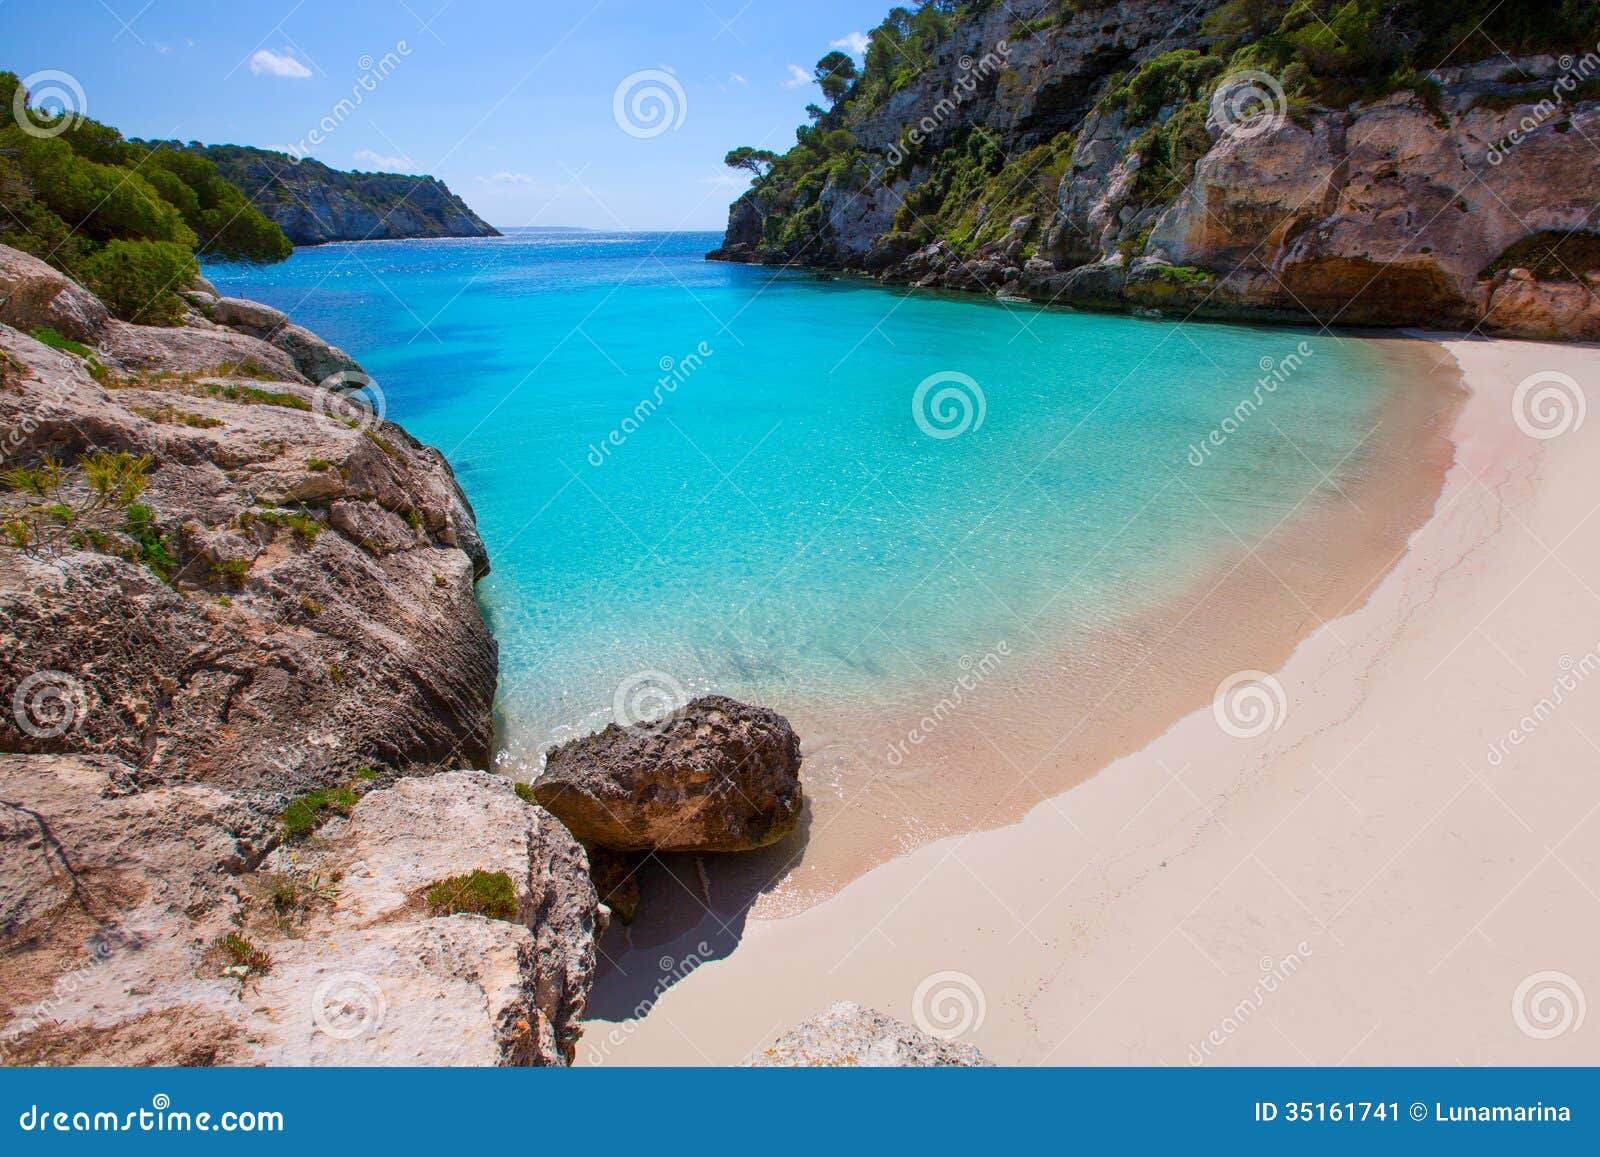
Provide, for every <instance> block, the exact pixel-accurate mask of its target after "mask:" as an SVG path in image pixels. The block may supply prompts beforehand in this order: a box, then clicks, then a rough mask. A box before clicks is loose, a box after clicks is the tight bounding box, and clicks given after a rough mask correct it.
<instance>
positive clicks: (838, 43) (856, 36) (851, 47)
mask: <svg viewBox="0 0 1600 1157" xmlns="http://www.w3.org/2000/svg"><path fill="white" fill-rule="evenodd" d="M828 47H829V48H841V49H843V50H844V51H845V52H848V53H849V54H850V55H851V56H855V57H862V56H865V55H866V54H867V34H866V33H865V32H852V33H850V34H849V35H848V36H841V37H839V39H838V40H830V41H829V42H828Z"/></svg>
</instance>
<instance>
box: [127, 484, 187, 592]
mask: <svg viewBox="0 0 1600 1157" xmlns="http://www.w3.org/2000/svg"><path fill="white" fill-rule="evenodd" d="M127 515H128V517H127V521H126V522H125V523H124V524H123V529H124V530H126V531H127V532H128V534H129V535H131V536H132V537H133V540H134V542H136V543H137V544H138V547H139V561H140V562H142V563H144V565H145V566H147V567H149V568H150V569H151V570H152V571H154V572H155V573H156V576H157V577H158V578H160V579H161V580H162V581H163V582H171V581H172V576H173V574H174V573H175V572H176V571H177V569H178V560H177V559H175V558H173V557H172V541H171V540H170V539H169V538H168V537H167V536H166V535H164V534H162V533H161V532H160V531H159V530H157V529H156V525H155V512H154V511H152V510H151V509H150V508H149V507H148V506H145V505H144V504H143V503H140V502H135V503H133V504H132V505H130V506H129V507H128V510H127Z"/></svg>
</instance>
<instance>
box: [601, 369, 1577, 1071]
mask: <svg viewBox="0 0 1600 1157" xmlns="http://www.w3.org/2000/svg"><path fill="white" fill-rule="evenodd" d="M1442 349H1443V350H1447V351H1448V352H1449V353H1450V354H1452V355H1454V356H1455V357H1456V358H1457V359H1458V360H1459V361H1460V363H1461V366H1462V369H1463V371H1464V373H1465V377H1466V382H1467V384H1468V386H1469V387H1470V388H1471V390H1472V391H1473V392H1472V397H1471V399H1470V400H1469V401H1468V402H1467V404H1466V405H1465V406H1464V407H1463V408H1462V410H1461V413H1460V415H1459V417H1458V419H1457V423H1456V428H1455V431H1454V434H1453V437H1454V440H1455V442H1456V445H1457V454H1456V462H1455V464H1454V466H1453V467H1452V468H1451V470H1450V472H1449V475H1448V477H1447V479H1446V483H1445V489H1444V492H1443V494H1442V495H1441V497H1440V499H1439V503H1438V507H1437V510H1436V512H1435V515H1434V517H1433V518H1432V519H1431V520H1430V521H1429V522H1428V523H1427V524H1426V525H1425V526H1424V527H1423V528H1422V529H1421V530H1420V531H1418V532H1417V534H1416V535H1415V536H1414V537H1413V539H1412V542H1411V546H1410V549H1409V551H1408V552H1407V553H1406V555H1405V557H1404V558H1403V559H1402V560H1401V561H1400V563H1399V565H1398V566H1396V567H1395V568H1394V569H1393V570H1392V571H1391V572H1390V573H1389V574H1388V576H1387V577H1386V578H1385V579H1384V580H1383V581H1382V582H1381V583H1380V584H1379V585H1378V587H1377V589H1376V590H1375V591H1374V592H1373V594H1372V597H1371V599H1370V600H1369V601H1368V602H1367V603H1366V604H1365V605H1364V606H1361V607H1359V609H1355V610H1353V611H1352V612H1351V613H1350V614H1348V615H1347V616H1345V617H1343V618H1341V619H1339V620H1338V621H1337V622H1336V623H1333V624H1329V625H1328V626H1325V627H1323V628H1322V629H1320V630H1319V631H1317V632H1316V633H1315V634H1313V635H1312V636H1311V637H1310V638H1308V639H1307V640H1306V641H1305V642H1304V643H1302V644H1301V645H1300V646H1299V648H1298V649H1297V650H1296V651H1295V652H1294V654H1293V655H1292V657H1291V658H1290V660H1289V662H1288V664H1287V666H1286V667H1285V668H1284V669H1283V670H1281V671H1279V672H1277V675H1276V678H1277V679H1278V681H1279V682H1280V683H1281V685H1282V687H1283V689H1284V693H1285V696H1286V700H1287V710H1286V711H1285V712H1284V713H1283V714H1282V715H1281V717H1280V718H1281V726H1280V727H1279V728H1278V729H1276V730H1269V731H1268V732H1267V733H1266V734H1264V735H1262V736H1260V737H1257V738H1252V739H1241V738H1235V737H1232V736H1230V735H1228V734H1226V733H1224V731H1223V730H1222V729H1221V728H1220V727H1219V725H1218V723H1217V721H1216V719H1215V718H1214V716H1213V713H1212V711H1211V710H1210V709H1205V710H1201V711H1198V712H1196V713H1194V714H1192V715H1190V716H1188V717H1186V718H1184V719H1183V720H1182V721H1180V722H1179V723H1178V724H1177V725H1176V726H1174V727H1173V728H1172V729H1171V730H1169V731H1168V732H1167V733H1166V734H1165V735H1163V736H1162V737H1161V738H1159V739H1158V740H1156V741H1155V742H1154V743H1152V744H1151V745H1150V746H1149V747H1147V748H1145V749H1144V750H1143V751H1140V752H1138V753H1137V754H1135V755H1132V756H1129V757H1127V758H1125V759H1122V760H1119V761H1117V762H1116V763H1114V764H1112V765H1111V766H1110V767H1108V768H1106V769H1104V770H1103V771H1101V772H1100V773H1099V774H1098V775H1097V776H1095V777H1093V778H1092V779H1090V780H1088V781H1087V782H1085V783H1083V784H1081V785H1080V786H1078V787H1075V788H1073V789H1072V790H1070V791H1068V792H1067V793H1066V794H1064V795H1061V796H1058V797H1056V798H1055V799H1052V800H1049V801H1047V802H1045V803H1043V804H1041V805H1040V806H1038V807H1037V808H1035V809H1034V810H1033V811H1032V812H1031V813H1029V814H1028V815H1027V817H1026V818H1025V819H1024V820H1023V821H1022V822H1021V823H1018V824H1015V825H1012V826H1010V827H1006V828H1002V829H999V830H994V831H988V832H979V833H976V834H972V835H968V836H964V837H959V838H950V839H944V840H940V841H938V842H936V843H932V844H929V845H926V846H924V847H922V848H920V849H918V850H916V851H915V852H913V853H911V854H909V855H906V856H903V857H901V858H899V859H896V860H894V861H892V862H890V863H887V864H884V865H882V866H881V867H879V868H877V869H875V870H873V871H871V872H869V873H868V874H867V875H865V876H863V877H862V878H860V879H859V880H857V881H855V882H854V883H853V884H851V885H850V886H848V887H847V888H845V889H844V890H843V891H842V892H840V893H839V894H838V895H837V896H835V897H833V898H832V899H830V900H828V901H826V902H824V903H822V904H820V905H818V906H816V907H813V908H811V909H809V910H808V911H806V912H804V913H802V914H800V915H798V916H794V917H790V918H786V919H775V920H761V919H752V920H750V921H749V923H748V924H747V926H746V927H745V929H744V934H743V939H742V941H741V942H740V943H739V945H738V947H737V948H736V949H735V950H734V951H733V952H732V953H731V954H729V955H728V956H727V957H726V958H724V959H720V960H715V961H712V962H710V963H707V964H704V965H701V966H700V967H698V968H696V969H694V970H693V971H692V972H689V974H688V975H687V976H685V977H684V979H682V980H681V982H679V983H677V984H675V985H674V986H672V987H671V988H670V989H668V990H667V991H666V992H665V993H664V995H662V996H661V998H660V999H659V1000H658V1001H657V1002H656V1005H655V1007H654V1009H653V1010H652V1011H651V1012H650V1014H649V1015H648V1016H645V1017H643V1018H640V1019H637V1020H633V1021H628V1022H624V1023H623V1024H622V1025H619V1026H616V1028H613V1026H611V1025H610V1024H608V1023H606V1022H591V1024H590V1026H589V1031H588V1034H587V1035H586V1036H585V1038H584V1040H583V1042H582V1043H580V1045H579V1050H578V1058H579V1063H595V1062H599V1061H603V1062H605V1063H612V1064H661V1063H668V1064H695V1063H736V1062H738V1061H739V1060H740V1059H742V1058H743V1057H744V1056H745V1055H746V1054H747V1053H748V1052H749V1051H750V1050H752V1049H754V1048H757V1047H759V1046H761V1045H763V1044H765V1043H766V1042H768V1041H769V1040H770V1039H772V1038H773V1037H774V1036H776V1035H777V1033H778V1032H779V1031H780V1030H782V1029H784V1028H787V1027H789V1026H792V1025H794V1024H797V1023H798V1022H800V1021H801V1020H804V1019H805V1018H807V1017H809V1016H812V1015H815V1014H816V1013H818V1012H820V1011H821V1010H823V1009H825V1008H826V1007H827V1006H828V1005H829V1004H831V1003H832V1002H833V1001H835V1000H840V999H848V1000H854V1001H857V1002H859V1003H862V1004H866V1005H869V1006H872V1007H875V1008H879V1009H882V1010H883V1011H885V1012H888V1013H890V1014H891V1015H894V1016H897V1017H900V1018H902V1019H904V1020H907V1021H916V1020H918V1019H920V1020H922V1021H925V1022H928V1023H937V1022H938V1019H939V1017H940V1015H941V1013H943V1014H946V1015H947V1016H948V1017H949V1018H951V1019H953V1020H955V1021H958V1022H967V1023H971V1022H973V1021H974V1020H976V1009H977V1008H978V1006H979V1005H980V1004H981V1007H982V1018H981V1024H971V1027H970V1028H969V1029H968V1031H966V1032H965V1034H964V1035H963V1036H962V1038H961V1039H964V1040H967V1041H970V1042H972V1043H974V1044H976V1045H977V1046H978V1047H980V1048H981V1049H983V1050H984V1051H985V1052H986V1053H987V1054H988V1055H989V1056H990V1057H991V1058H992V1059H994V1060H996V1061H998V1062H1001V1063H1021V1064H1040V1063H1050V1064H1180V1065H1181V1064H1186V1063H1197V1062H1198V1061H1202V1060H1203V1061H1204V1062H1205V1063H1213V1064H1305V1063H1312V1064H1405V1063H1418V1064H1453V1063H1465V1064H1488V1063H1502V1064H1572V1063H1586V1064H1595V1063H1600V1008H1597V1009H1596V1010H1595V1012H1594V1014H1593V1016H1592V1017H1591V1018H1590V1019H1591V1023H1589V1024H1587V1025H1585V1026H1583V1027H1581V1028H1580V1027H1576V1025H1575V1024H1574V1023H1573V1022H1574V1021H1575V1019H1576V1016H1577V1005H1578V1002H1579V1001H1580V1000H1581V999H1582V995H1583V994H1586V995H1587V996H1589V997H1593V998H1594V999H1596V1000H1600V518H1596V517H1593V516H1594V514H1595V512H1596V509H1597V507H1600V413H1597V414H1594V415H1590V417H1589V420H1588V421H1587V422H1586V423H1585V424H1584V425H1583V426H1582V427H1581V428H1580V429H1578V430H1575V431H1570V432H1568V433H1565V434H1563V435H1562V436H1560V437H1555V438H1551V439H1548V440H1539V439H1535V438H1533V437H1530V436H1528V435H1527V434H1525V433H1523V432H1522V431H1521V430H1519V428H1518V426H1517V424H1516V423H1515V422H1514V421H1513V416H1512V396H1513V392H1514V390H1515V388H1516V386H1517V384H1518V383H1519V382H1521V381H1522V380H1523V379H1524V378H1525V377H1527V376H1528V375H1529V374H1533V373H1535V372H1539V371H1548V370H1555V371H1562V372H1565V373H1567V374H1569V375H1571V376H1572V377H1573V378H1575V379H1576V380H1577V381H1578V382H1579V383H1581V384H1582V386H1583V387H1585V388H1586V389H1587V391H1588V395H1589V399H1590V400H1591V401H1593V402H1594V403H1595V405H1596V407H1597V408H1600V349H1594V348H1581V347H1571V346H1554V345H1543V344H1536V343H1507V342H1489V341H1479V340H1474V341H1461V342H1457V341H1445V342H1443V343H1442ZM1441 356H1444V355H1443V354H1441ZM1585 656H1588V661H1587V662H1585V658H1584V657H1585ZM1568 667H1570V668H1571V670H1570V671H1568ZM1564 673H1565V674H1566V678H1567V682H1568V683H1569V684H1570V685H1571V687H1572V688H1573V689H1571V690H1562V691H1561V692H1560V694H1561V696H1562V697H1563V698H1564V702H1562V703H1561V704H1560V705H1558V706H1556V707H1555V708H1554V710H1553V711H1549V712H1541V714H1542V715H1543V716H1544V717H1543V718H1542V719H1538V720H1530V722H1532V724H1533V726H1532V727H1531V728H1530V729H1529V730H1530V732H1531V734H1528V735H1527V736H1526V737H1525V738H1523V740H1522V742H1521V743H1520V744H1519V745H1517V746H1509V745H1508V746H1507V748H1506V750H1507V752H1508V754H1507V755H1506V756H1505V757H1504V758H1498V757H1497V758H1496V759H1493V760H1492V759H1491V758H1490V744H1491V743H1492V742H1494V741H1496V740H1500V739H1502V738H1503V737H1504V736H1505V735H1506V733H1507V732H1508V731H1510V730H1512V729H1514V728H1517V727H1518V723H1519V720H1521V719H1522V718H1523V717H1524V716H1531V715H1532V714H1533V713H1534V712H1535V709H1536V705H1537V704H1538V703H1539V702H1540V700H1542V699H1552V698H1553V689H1555V688H1556V686H1557V682H1558V679H1560V678H1561V677H1562V676H1563V674H1564ZM1544 972H1558V973H1561V974H1565V975H1564V976H1563V977H1557V978H1554V979H1545V980H1539V979H1537V978H1536V979H1535V980H1534V981H1532V982H1531V988H1532V989H1533V990H1534V991H1533V992H1532V993H1531V994H1530V996H1529V998H1528V1000H1527V1001H1526V1002H1525V1009H1526V1011H1525V1012H1523V1013H1522V1014H1521V1015H1520V1020H1521V1021H1522V1023H1523V1024H1524V1025H1526V1026H1527V1027H1528V1028H1531V1029H1533V1030H1535V1032H1534V1033H1530V1032H1528V1031H1524V1028H1523V1027H1519V1023H1518V1021H1519V1016H1516V1015H1514V1014H1513V997H1514V994H1515V993H1516V992H1517V990H1518V988H1519V985H1522V984H1523V982H1524V981H1525V980H1528V978H1530V977H1535V976H1536V974H1539V973H1544ZM941 973H959V974H963V975H961V976H956V977H945V978H942V979H937V980H935V981H934V982H933V983H932V984H931V985H925V984H924V981H925V980H926V979H927V978H929V977H934V976H935V975H936V974H941ZM1264 975H1265V976H1268V977H1269V979H1268V980H1266V981H1265V982H1264V981H1263V976H1264ZM919 985H923V987H924V997H923V999H922V1001H921V1007H920V1008H919V1007H914V1004H915V1002H916V994H917V990H918V987H919ZM957 990H961V991H960V992H958V991H957ZM941 992H942V993H944V995H945V996H946V997H948V998H949V999H946V1000H944V1001H943V1002H942V1003H941V1001H940V1000H939V999H938V994H939V993H941ZM958 996H962V997H964V1000H965V1003H963V1000H962V999H957V997H958ZM1541 997H1542V998H1543V999H1541ZM1563 1001H1564V1003H1563ZM1542 1018H1543V1019H1542ZM1563 1023H1565V1031H1559V1032H1557V1033H1556V1035H1549V1034H1548V1033H1546V1034H1545V1035H1543V1036H1541V1035H1538V1030H1539V1029H1540V1027H1541V1025H1547V1026H1548V1028H1549V1029H1550V1030H1560V1029H1562V1028H1563ZM1208 1036H1209V1037H1210V1040H1209V1041H1208V1040H1207V1038H1208Z"/></svg>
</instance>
